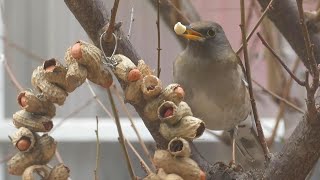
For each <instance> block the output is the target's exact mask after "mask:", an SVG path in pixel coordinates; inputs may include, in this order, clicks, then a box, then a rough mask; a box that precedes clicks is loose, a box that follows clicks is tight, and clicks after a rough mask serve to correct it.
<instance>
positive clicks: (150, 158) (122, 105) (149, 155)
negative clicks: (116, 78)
mask: <svg viewBox="0 0 320 180" xmlns="http://www.w3.org/2000/svg"><path fill="white" fill-rule="evenodd" d="M112 89H113V90H114V93H115V95H116V97H117V98H118V99H119V101H120V103H121V107H122V109H123V110H124V111H125V113H126V114H127V116H128V118H129V121H130V123H131V127H132V129H133V130H134V132H135V133H136V135H137V138H138V141H139V143H140V145H141V147H142V149H143V151H144V153H145V155H146V156H147V157H148V158H149V160H150V162H151V163H152V165H153V168H154V169H156V167H155V166H154V163H153V158H152V156H151V154H150V152H149V151H148V148H147V146H146V144H145V143H144V141H143V139H142V138H141V135H140V133H139V131H138V129H137V127H136V125H135V123H134V121H133V119H132V116H131V114H130V112H129V110H128V108H127V106H126V105H125V104H124V100H123V98H122V97H121V96H120V93H119V90H118V89H117V88H116V86H112Z"/></svg>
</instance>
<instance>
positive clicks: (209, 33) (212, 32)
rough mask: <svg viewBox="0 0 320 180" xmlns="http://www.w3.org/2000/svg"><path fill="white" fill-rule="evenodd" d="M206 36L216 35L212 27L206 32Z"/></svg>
mask: <svg viewBox="0 0 320 180" xmlns="http://www.w3.org/2000/svg"><path fill="white" fill-rule="evenodd" d="M207 34H208V36H210V37H214V36H215V35H216V32H215V31H214V30H213V29H209V30H208V32H207Z"/></svg>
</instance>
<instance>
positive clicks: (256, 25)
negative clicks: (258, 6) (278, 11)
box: [237, 0, 274, 54]
mask: <svg viewBox="0 0 320 180" xmlns="http://www.w3.org/2000/svg"><path fill="white" fill-rule="evenodd" d="M273 1H274V0H271V1H270V2H269V4H268V6H267V8H266V9H265V10H264V11H263V13H262V15H261V17H260V18H259V20H258V22H257V23H256V24H255V25H254V27H253V29H252V30H251V32H250V33H249V35H248V36H247V38H246V41H249V40H250V38H251V37H252V35H253V33H254V32H255V31H256V30H257V28H258V27H259V25H260V24H261V22H262V20H263V19H264V17H265V16H266V15H267V12H268V11H269V10H270V9H271V8H272V3H273ZM242 49H243V44H242V45H241V46H240V48H239V49H238V50H237V54H239V53H240V51H241V50H242Z"/></svg>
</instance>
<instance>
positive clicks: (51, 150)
mask: <svg viewBox="0 0 320 180" xmlns="http://www.w3.org/2000/svg"><path fill="white" fill-rule="evenodd" d="M65 61H66V64H67V67H64V66H63V65H62V64H61V63H59V62H58V61H57V60H56V59H50V60H46V61H45V62H44V63H43V65H42V66H39V67H37V68H36V69H35V70H34V72H33V74H32V78H31V81H32V85H33V87H34V88H35V89H36V90H37V91H38V93H34V92H33V91H23V92H21V93H20V94H19V95H18V98H17V100H18V104H19V105H20V107H21V108H22V110H20V111H18V112H16V113H15V114H13V124H14V125H15V127H16V128H18V129H19V130H18V131H16V132H15V133H14V134H13V135H12V136H9V137H10V139H11V142H12V143H13V145H14V146H15V147H16V148H17V150H18V151H19V152H18V153H17V154H16V155H14V156H13V157H12V158H11V159H10V160H9V161H8V163H7V165H8V171H9V173H10V174H12V175H21V176H22V179H24V180H33V179H36V177H35V174H36V173H37V174H38V175H40V176H41V177H42V178H43V179H46V180H54V179H58V180H66V179H68V177H69V168H68V167H66V166H65V165H63V164H58V165H56V166H54V167H53V168H49V166H48V165H47V163H48V162H49V161H50V160H51V159H52V157H53V156H54V154H55V151H56V147H57V142H56V141H55V140H54V139H53V138H52V137H51V136H49V135H48V134H47V133H48V132H49V131H50V130H51V129H52V128H53V123H52V120H51V119H52V118H53V117H54V116H55V112H56V107H55V105H54V104H58V105H63V104H64V101H65V100H66V97H67V96H68V93H71V92H72V91H74V90H75V89H76V88H77V87H79V86H80V85H81V84H82V83H84V81H85V80H86V78H88V79H89V80H90V81H92V82H94V83H96V84H98V85H101V86H102V87H105V88H108V87H109V86H110V85H111V84H112V82H113V81H112V76H111V73H110V72H109V71H108V70H107V69H104V68H103V63H102V57H101V51H100V49H98V48H96V47H95V46H93V45H91V44H89V43H85V42H82V41H79V42H77V43H76V44H74V45H73V46H72V47H70V48H69V49H68V50H67V52H66V55H65ZM38 133H43V135H42V136H40V135H39V134H38Z"/></svg>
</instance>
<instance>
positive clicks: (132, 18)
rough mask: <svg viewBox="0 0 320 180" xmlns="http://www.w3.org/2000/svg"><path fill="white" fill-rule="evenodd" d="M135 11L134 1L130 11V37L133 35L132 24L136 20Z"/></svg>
mask: <svg viewBox="0 0 320 180" xmlns="http://www.w3.org/2000/svg"><path fill="white" fill-rule="evenodd" d="M133 13H134V7H133V3H132V8H131V13H130V24H129V31H128V36H127V37H128V39H129V38H130V36H131V29H132V24H133V21H134V16H133Z"/></svg>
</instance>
